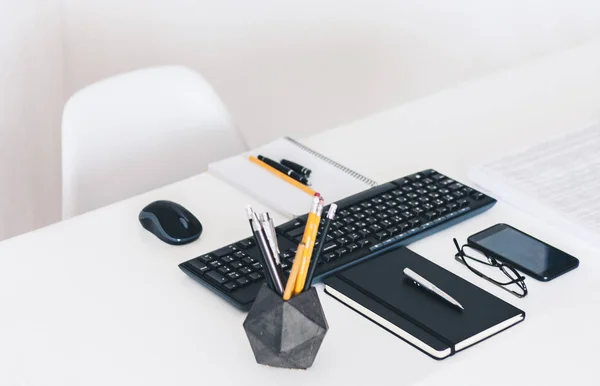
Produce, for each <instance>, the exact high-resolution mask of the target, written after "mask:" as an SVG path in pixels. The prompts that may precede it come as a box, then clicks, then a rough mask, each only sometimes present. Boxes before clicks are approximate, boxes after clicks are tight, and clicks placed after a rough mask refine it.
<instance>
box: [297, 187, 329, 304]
mask: <svg viewBox="0 0 600 386" xmlns="http://www.w3.org/2000/svg"><path fill="white" fill-rule="evenodd" d="M315 198H317V197H316V196H315ZM313 200H314V199H313ZM323 204H324V200H323V198H320V197H319V199H318V201H317V207H316V210H315V211H312V210H311V213H310V214H309V215H308V219H307V222H306V228H305V231H304V236H305V237H306V238H305V239H303V240H302V241H303V242H304V243H305V244H306V247H304V255H303V256H302V264H301V265H300V271H299V272H298V277H297V278H296V286H295V287H294V295H298V294H299V293H300V292H302V291H303V290H304V285H305V284H306V276H307V275H308V268H309V267H310V259H311V257H312V251H313V249H314V247H315V240H316V238H317V233H318V231H319V225H320V223H321V212H322V211H323Z"/></svg>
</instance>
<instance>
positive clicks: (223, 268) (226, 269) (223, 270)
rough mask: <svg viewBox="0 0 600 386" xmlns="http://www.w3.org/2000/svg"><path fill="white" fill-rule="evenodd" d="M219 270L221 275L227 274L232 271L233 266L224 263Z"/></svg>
mask: <svg viewBox="0 0 600 386" xmlns="http://www.w3.org/2000/svg"><path fill="white" fill-rule="evenodd" d="M217 272H219V273H220V274H221V275H227V274H228V273H229V272H231V268H229V267H228V266H226V265H222V266H220V267H219V268H217Z"/></svg>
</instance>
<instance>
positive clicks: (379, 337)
mask: <svg viewBox="0 0 600 386" xmlns="http://www.w3.org/2000/svg"><path fill="white" fill-rule="evenodd" d="M599 113H600V41H597V42H592V43H589V44H587V45H585V46H581V47H578V48H576V49H573V50H571V51H565V52H562V53H560V54H557V55H554V56H552V57H547V58H543V59H540V60H539V61H537V62H534V63H530V64H527V65H524V66H522V67H519V68H516V69H513V70H510V71H505V72H503V73H499V74H495V75H493V76H490V77H487V78H484V79H480V80H477V81H474V82H471V83H468V84H464V85H462V86H461V87H459V88H456V89H450V90H446V91H444V92H441V93H439V94H436V95H433V96H430V97H427V98H424V99H421V100H418V101H415V102H412V103H410V104H407V105H403V106H400V107H398V108H395V109H392V110H389V111H386V112H383V113H381V114H378V115H375V116H372V117H368V118H366V119H364V120H362V121H359V122H355V123H352V124H350V125H347V126H344V127H340V128H336V129H332V130H330V131H327V132H325V133H323V134H320V135H317V136H314V137H310V138H307V139H304V140H303V142H305V143H306V144H307V145H309V146H310V147H313V148H315V149H316V150H318V151H321V152H323V153H325V154H327V155H328V156H330V157H331V158H333V159H335V160H337V161H339V162H340V163H342V164H345V165H347V166H349V167H351V168H354V169H356V170H357V171H359V172H361V173H363V174H366V175H367V176H369V177H372V178H374V179H376V180H378V181H379V182H386V181H388V180H391V179H394V178H397V177H400V176H402V175H405V174H408V173H411V172H414V171H417V170H421V169H425V168H436V169H438V170H440V171H441V172H444V173H447V174H448V175H450V176H452V177H454V178H457V179H459V180H462V181H463V182H467V181H466V171H467V165H469V164H470V163H471V162H474V161H477V160H480V159H484V158H485V157H488V156H493V155H499V154H502V153H505V152H507V151H511V150H514V149H517V148H519V147H521V146H524V145H527V144H531V143H534V142H536V141H538V140H540V139H543V138H547V137H550V136H554V135H557V134H560V133H564V132H568V131H569V130H574V129H578V128H580V127H581V126H582V125H584V124H586V123H587V122H588V121H590V120H591V119H593V118H595V117H597V116H598V115H599ZM107 188H110V187H107ZM156 199H170V200H173V201H176V202H179V203H181V204H183V205H184V206H186V207H188V208H189V209H190V210H191V211H192V212H193V213H194V214H196V215H197V217H198V218H199V219H200V221H201V222H202V223H203V225H204V229H205V230H204V233H203V234H202V236H201V238H200V239H199V240H198V241H196V242H194V243H192V244H189V245H186V246H181V247H173V246H169V245H167V244H164V243H162V242H160V241H158V239H156V238H155V237H154V236H152V235H151V234H150V233H148V232H147V231H146V230H144V229H143V228H142V227H141V226H140V225H139V223H138V220H137V215H138V213H139V211H140V209H141V208H142V207H143V206H145V205H146V204H147V203H149V202H151V201H153V200H156ZM248 203H250V204H253V205H255V206H256V207H257V208H259V209H264V208H263V207H262V206H261V205H258V204H257V203H256V202H255V200H253V199H251V198H249V197H247V196H245V195H243V194H241V193H239V192H237V191H235V190H234V189H232V188H230V187H229V186H227V185H225V184H224V183H222V182H220V181H219V180H217V179H215V178H213V177H211V176H209V175H200V176H197V177H194V178H191V179H188V180H185V181H181V182H179V183H176V184H173V185H170V186H167V187H164V188H161V189H158V190H155V191H152V192H148V193H146V194H143V195H140V196H137V197H134V198H132V199H129V200H125V201H122V202H120V203H117V204H115V205H111V206H109V207H106V208H102V209H99V210H96V211H93V212H90V213H88V214H85V215H82V216H79V217H76V218H73V219H71V220H69V221H65V222H62V223H59V224H56V225H53V226H50V227H46V228H44V229H40V230H37V231H34V232H31V233H29V234H25V235H23V236H20V237H16V238H13V239H10V240H6V241H4V242H2V243H0V310H1V317H0V385H11V386H12V385H103V386H104V385H129V386H132V385H144V386H149V385H206V384H214V385H220V384H223V385H234V384H235V385H242V384H261V385H279V386H281V385H307V384H333V385H337V384H344V385H380V384H390V385H440V384H444V385H461V386H463V385H482V384H487V385H490V384H491V385H515V384H529V385H554V384H556V385H562V384H565V383H567V382H569V383H574V384H590V385H592V384H594V385H595V384H597V379H596V377H595V374H596V371H595V370H596V368H595V365H596V360H595V355H594V354H595V350H596V348H597V347H599V345H600V334H599V333H597V328H598V326H600V312H599V306H598V304H600V280H599V278H600V257H599V256H598V251H597V250H595V249H593V248H592V247H590V246H587V245H585V244H583V243H582V242H581V241H579V240H577V239H576V238H573V237H569V236H565V235H563V234H562V233H561V232H559V231H558V230H556V229H553V228H549V227H547V226H546V225H545V224H543V223H541V222H539V221H537V220H536V219H534V218H531V217H529V216H527V215H526V214H524V213H522V212H519V211H517V210H515V209H513V208H511V207H508V206H507V205H505V204H503V203H501V202H500V203H498V204H497V205H496V206H495V207H494V208H492V209H491V210H489V211H487V212H486V213H484V214H482V215H480V216H477V217H476V218H473V219H471V220H468V221H466V222H464V223H461V224H459V225H457V226H454V227H452V228H450V229H447V230H445V231H443V232H441V233H438V234H436V235H434V236H431V237H428V238H426V239H424V240H421V241H419V242H417V243H414V244H412V245H411V246H410V248H411V249H413V250H414V251H416V252H418V253H420V254H422V255H424V256H426V257H427V258H429V259H431V260H433V261H435V262H436V263H438V264H440V265H442V266H444V267H445V268H447V269H449V270H451V271H453V272H455V273H457V274H459V275H461V276H463V277H464V278H466V279H468V280H470V281H472V282H474V283H476V284H477V285H479V286H481V287H483V288H485V289H486V290H488V291H490V292H492V293H494V294H496V295H497V296H499V297H501V298H503V299H505V300H507V301H508V302H510V303H512V304H514V305H516V306H518V307H520V308H521V309H523V310H525V311H526V313H527V318H526V320H525V322H524V323H521V324H519V325H518V326H515V327H514V328H511V329H509V330H507V331H505V332H503V333H501V334H499V335H497V336H495V337H493V338H492V339H488V340H486V341H484V342H482V343H481V344H478V345H476V346H474V347H471V348H469V349H467V350H465V351H464V352H460V353H458V354H457V355H455V356H454V357H451V358H448V359H445V360H443V361H435V360H433V359H431V358H430V357H428V356H426V355H424V354H423V353H421V352H420V351H418V350H416V349H414V348H413V347H411V346H409V345H408V344H406V343H405V342H403V341H402V340H400V339H398V338H395V337H394V336H393V335H391V334H390V333H388V332H386V331H384V330H383V329H381V328H379V327H378V326H376V325H375V324H373V323H371V322H370V321H368V320H366V319H365V318H362V317H360V316H358V315H357V314H356V313H354V312H352V311H350V310H349V309H347V308H346V307H345V306H343V305H341V304H340V303H338V302H337V301H336V300H334V299H333V298H331V297H329V296H327V295H326V294H324V293H323V292H322V288H321V287H319V291H320V295H321V300H322V303H323V307H324V309H325V313H326V316H327V319H328V322H329V326H330V330H329V332H328V334H327V336H326V337H325V340H324V342H323V345H322V346H321V350H320V352H319V354H318V356H317V359H316V361H315V363H314V365H313V367H311V368H310V369H309V370H307V371H291V370H282V369H274V368H269V367H264V366H260V365H257V364H256V362H255V360H254V357H253V355H252V352H251V349H250V346H249V344H248V342H247V339H246V336H245V333H244V331H243V328H242V322H243V320H244V317H245V314H244V313H242V312H240V311H238V310H237V309H235V308H233V307H232V306H230V305H229V304H228V303H226V302H225V301H223V300H222V299H220V298H218V297H217V296H215V295H214V294H212V293H211V292H209V291H208V290H207V289H205V288H204V287H203V286H201V285H200V284H198V283H196V282H195V281H193V280H192V279H190V278H189V277H188V276H187V275H185V274H184V273H183V272H181V271H180V270H179V268H178V267H177V265H178V264H179V263H181V262H183V261H186V260H189V259H191V258H193V257H196V256H198V255H200V254H202V253H204V252H208V251H210V250H212V249H215V248H218V247H220V246H223V245H225V244H226V243H229V242H232V241H235V240H238V239H240V238H243V237H246V236H247V234H248V223H247V221H246V219H245V216H244V206H245V205H246V204H248ZM275 219H276V220H277V222H282V221H283V219H282V218H281V217H280V216H275ZM498 222H507V223H510V224H512V225H513V226H516V227H518V228H520V229H522V230H524V231H526V232H528V233H531V234H533V235H535V236H537V237H539V238H542V239H544V240H547V241H550V242H551V243H552V244H554V245H556V246H557V247H559V248H562V249H564V250H566V251H568V252H570V253H572V254H574V255H576V256H577V257H579V259H580V261H581V265H580V267H579V268H578V269H576V270H575V271H573V272H571V273H569V274H567V275H565V276H562V277H560V278H558V279H556V280H554V281H552V282H549V283H540V282H536V281H535V280H533V279H528V287H529V290H530V294H529V295H528V296H527V297H526V298H524V299H517V298H515V297H513V296H512V295H510V294H508V293H506V292H504V291H503V290H501V289H498V288H496V287H495V286H493V285H491V284H489V283H488V282H486V281H484V280H480V279H479V278H477V277H475V276H474V275H473V274H470V272H468V271H467V270H466V269H465V268H464V267H463V266H462V265H461V264H459V263H457V262H455V261H454V258H453V255H454V251H453V248H454V247H453V245H452V237H458V238H459V239H461V240H465V239H466V237H467V236H469V235H470V234H472V233H474V232H476V231H478V230H481V229H483V228H484V227H488V226H490V225H493V224H495V223H498Z"/></svg>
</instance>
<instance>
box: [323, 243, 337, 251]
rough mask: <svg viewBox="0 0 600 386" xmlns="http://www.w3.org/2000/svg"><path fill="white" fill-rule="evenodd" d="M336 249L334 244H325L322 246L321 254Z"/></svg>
mask: <svg viewBox="0 0 600 386" xmlns="http://www.w3.org/2000/svg"><path fill="white" fill-rule="evenodd" d="M337 247H338V245H337V244H336V243H327V244H325V245H323V253H325V252H329V251H331V250H334V249H336V248H337Z"/></svg>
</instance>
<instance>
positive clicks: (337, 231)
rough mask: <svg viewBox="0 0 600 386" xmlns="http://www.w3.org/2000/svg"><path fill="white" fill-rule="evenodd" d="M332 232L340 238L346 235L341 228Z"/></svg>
mask: <svg viewBox="0 0 600 386" xmlns="http://www.w3.org/2000/svg"><path fill="white" fill-rule="evenodd" d="M331 234H332V235H333V236H334V237H335V238H339V237H342V236H343V235H344V232H342V231H341V230H336V231H333V232H331Z"/></svg>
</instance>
